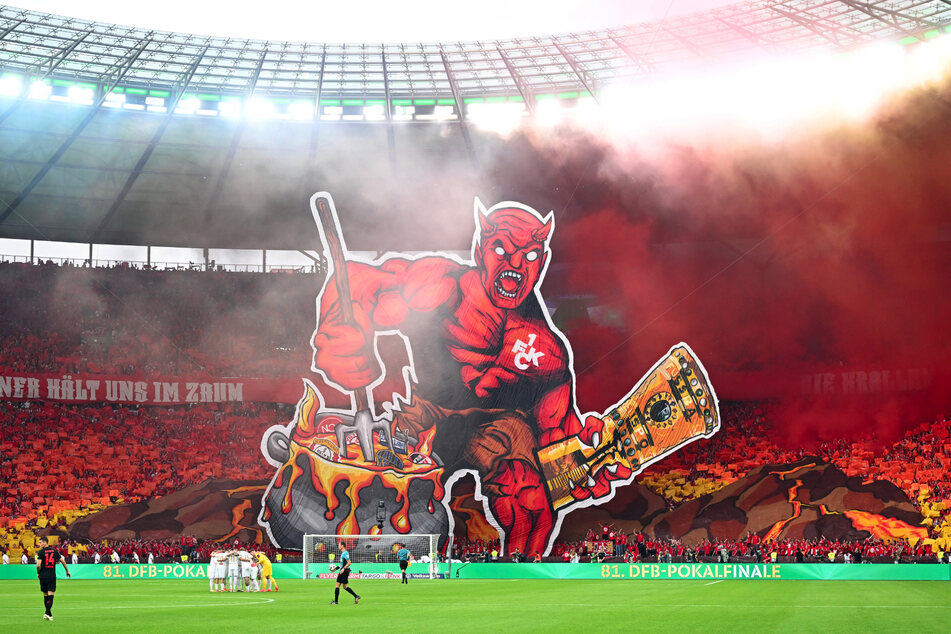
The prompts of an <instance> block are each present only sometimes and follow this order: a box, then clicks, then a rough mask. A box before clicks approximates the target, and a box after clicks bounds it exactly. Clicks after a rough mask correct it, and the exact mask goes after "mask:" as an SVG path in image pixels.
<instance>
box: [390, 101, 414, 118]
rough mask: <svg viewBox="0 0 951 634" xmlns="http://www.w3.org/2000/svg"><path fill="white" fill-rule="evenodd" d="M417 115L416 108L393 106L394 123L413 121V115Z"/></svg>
mask: <svg viewBox="0 0 951 634" xmlns="http://www.w3.org/2000/svg"><path fill="white" fill-rule="evenodd" d="M415 114H416V107H415V106H401V105H396V106H393V120H394V121H412V120H413V115H415Z"/></svg>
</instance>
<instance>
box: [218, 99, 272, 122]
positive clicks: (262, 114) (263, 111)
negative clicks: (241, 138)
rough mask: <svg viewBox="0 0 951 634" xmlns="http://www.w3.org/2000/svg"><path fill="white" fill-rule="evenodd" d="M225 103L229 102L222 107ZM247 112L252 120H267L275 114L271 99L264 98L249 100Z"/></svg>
mask: <svg viewBox="0 0 951 634" xmlns="http://www.w3.org/2000/svg"><path fill="white" fill-rule="evenodd" d="M225 103H228V102H227V101H226V102H224V103H223V104H222V106H223V105H224V104H225ZM219 108H220V107H219ZM245 112H246V113H247V115H248V117H249V118H251V119H267V118H269V117H270V116H272V115H273V114H274V104H273V103H271V101H270V99H265V98H264V97H251V98H250V99H248V107H247V108H246V109H245Z"/></svg>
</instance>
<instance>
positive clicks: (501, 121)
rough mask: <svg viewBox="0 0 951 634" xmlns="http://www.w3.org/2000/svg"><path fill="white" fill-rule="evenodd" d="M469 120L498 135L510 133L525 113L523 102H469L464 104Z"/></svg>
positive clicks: (519, 123)
mask: <svg viewBox="0 0 951 634" xmlns="http://www.w3.org/2000/svg"><path fill="white" fill-rule="evenodd" d="M466 112H467V116H468V119H469V121H471V122H472V123H473V124H474V125H476V126H477V127H479V128H481V129H483V130H487V131H490V132H495V133H496V134H500V135H508V134H511V133H512V132H513V131H514V130H515V129H516V128H518V126H519V125H521V122H522V118H523V117H524V116H525V115H526V114H527V111H526V109H525V104H524V103H519V102H512V101H505V102H498V103H470V104H467V105H466Z"/></svg>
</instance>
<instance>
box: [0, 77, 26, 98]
mask: <svg viewBox="0 0 951 634" xmlns="http://www.w3.org/2000/svg"><path fill="white" fill-rule="evenodd" d="M21 90H23V80H22V79H20V78H19V77H17V76H16V75H4V76H3V77H2V78H0V95H3V96H5V97H17V96H19V94H20V91H21Z"/></svg>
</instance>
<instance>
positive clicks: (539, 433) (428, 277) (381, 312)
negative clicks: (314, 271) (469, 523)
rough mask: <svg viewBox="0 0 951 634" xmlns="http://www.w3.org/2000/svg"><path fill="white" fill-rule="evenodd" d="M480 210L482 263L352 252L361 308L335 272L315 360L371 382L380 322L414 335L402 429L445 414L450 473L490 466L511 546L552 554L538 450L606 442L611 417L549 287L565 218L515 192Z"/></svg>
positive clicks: (596, 482)
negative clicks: (584, 407)
mask: <svg viewBox="0 0 951 634" xmlns="http://www.w3.org/2000/svg"><path fill="white" fill-rule="evenodd" d="M476 221H477V231H476V234H475V236H474V239H473V247H472V255H473V262H474V265H473V264H466V263H463V262H461V261H458V260H456V259H453V258H450V257H447V256H442V255H432V256H425V257H418V258H415V259H413V258H408V257H400V256H396V257H389V258H388V259H385V260H384V261H382V262H379V263H372V264H370V263H362V262H353V261H350V262H348V263H347V272H348V277H349V285H350V296H351V298H352V303H353V321H347V320H345V319H344V318H343V317H342V310H341V305H340V301H339V297H338V291H337V286H336V285H335V284H334V283H331V282H328V283H327V284H326V286H325V289H324V292H323V294H322V295H321V297H320V298H319V320H318V327H317V330H316V331H315V333H314V339H313V346H314V364H313V369H314V370H315V371H317V372H320V373H322V374H323V375H324V377H325V378H326V380H327V381H328V382H330V383H331V384H334V385H336V386H338V387H340V388H342V389H345V390H351V391H356V390H361V389H363V388H365V387H366V386H371V385H373V384H374V383H375V382H377V381H378V380H379V379H380V377H381V373H382V364H381V362H380V359H379V358H378V357H377V355H376V353H375V346H374V338H375V337H376V335H377V334H378V333H398V334H400V335H402V336H403V337H404V339H405V340H406V341H407V342H408V344H409V352H410V355H411V359H412V365H413V368H412V370H413V374H414V379H415V383H414V385H413V391H412V401H411V402H410V403H409V404H407V405H404V406H402V407H401V408H400V409H399V410H397V411H396V412H394V419H393V430H395V429H397V428H399V429H401V430H408V431H412V432H415V433H416V434H419V433H420V432H422V431H424V430H427V429H429V428H431V427H432V426H433V425H436V426H437V432H436V435H435V439H434V444H433V451H434V453H435V454H438V455H439V457H440V459H441V460H442V461H443V464H444V465H445V466H446V470H445V473H446V474H447V475H449V476H450V482H451V481H452V475H453V474H458V473H459V472H460V471H470V472H475V473H476V474H478V476H479V479H480V486H481V493H482V495H484V496H485V497H486V498H487V500H488V507H489V510H490V511H491V515H492V516H493V518H494V519H495V521H496V522H497V523H498V526H499V528H501V530H502V533H503V535H502V537H503V539H504V540H505V548H506V551H507V552H513V551H514V550H516V549H518V550H520V551H521V552H533V553H534V552H542V553H547V552H548V550H549V544H548V541H549V538H550V537H551V535H552V532H553V530H554V527H555V517H554V512H553V511H552V506H551V503H550V501H549V499H548V497H547V494H546V491H545V487H544V483H543V481H542V477H541V474H540V473H539V469H538V466H537V463H536V461H535V457H534V454H533V452H534V450H535V449H536V448H538V447H541V446H545V445H548V444H550V443H552V442H554V441H557V440H560V439H562V438H565V437H566V436H572V435H580V438H581V439H582V440H583V441H584V442H586V443H587V444H589V445H591V446H597V445H598V444H599V442H600V433H601V430H602V425H603V423H602V421H601V420H600V419H599V418H598V417H596V416H589V417H587V418H586V419H583V417H582V416H581V415H580V414H579V413H578V411H577V408H576V405H575V400H574V375H573V374H572V369H571V350H570V347H569V345H568V342H567V341H566V340H565V338H564V336H563V335H562V334H561V333H560V332H558V330H557V329H555V327H554V326H553V325H552V323H551V320H550V317H549V315H548V311H547V309H546V308H545V305H544V302H543V300H542V297H541V292H540V288H539V287H540V283H541V281H542V279H543V277H544V273H545V270H546V268H547V266H548V263H549V256H550V251H549V248H548V241H549V238H550V237H551V232H552V230H553V228H554V219H553V218H552V216H551V215H549V216H548V217H547V218H542V217H541V215H540V214H538V213H537V212H536V211H534V210H532V209H530V208H529V207H526V206H524V205H520V204H518V203H511V202H505V203H500V204H498V205H495V206H494V207H492V208H491V209H489V210H485V209H484V208H483V207H482V205H481V203H479V201H478V200H477V201H476ZM441 432H442V433H441ZM630 475H631V471H630V469H627V468H626V467H624V466H623V465H612V468H611V469H610V470H609V469H607V468H604V469H600V470H599V471H598V472H596V473H594V474H592V475H591V476H589V477H588V478H587V480H586V481H585V482H580V483H578V484H579V489H578V490H579V494H578V495H579V499H580V498H585V497H602V496H604V495H607V494H608V493H609V492H610V491H611V484H610V483H611V481H613V480H623V479H626V478H628V477H630ZM447 495H448V492H447Z"/></svg>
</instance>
